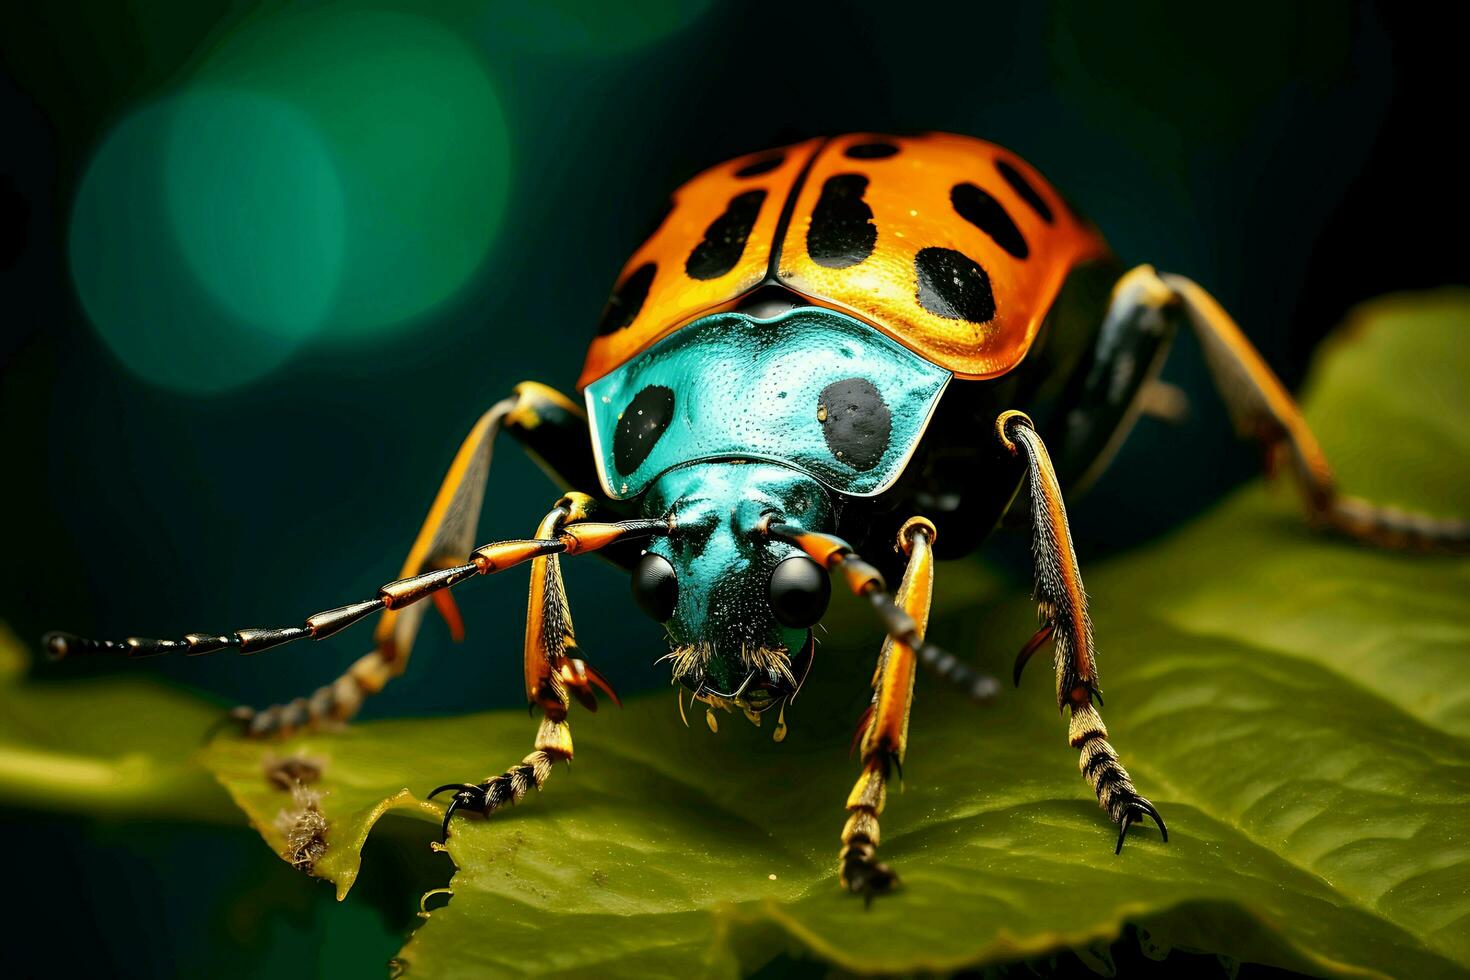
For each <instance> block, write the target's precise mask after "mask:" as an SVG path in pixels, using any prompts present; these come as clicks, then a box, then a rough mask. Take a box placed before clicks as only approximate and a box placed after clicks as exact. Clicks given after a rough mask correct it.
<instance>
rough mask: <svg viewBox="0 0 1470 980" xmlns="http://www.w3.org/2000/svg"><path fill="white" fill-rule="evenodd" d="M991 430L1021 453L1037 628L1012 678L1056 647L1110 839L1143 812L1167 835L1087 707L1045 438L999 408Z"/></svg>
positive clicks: (1072, 567) (1087, 678)
mask: <svg viewBox="0 0 1470 980" xmlns="http://www.w3.org/2000/svg"><path fill="white" fill-rule="evenodd" d="M995 425H996V434H997V436H998V437H999V438H1000V441H1001V443H1002V444H1003V445H1004V446H1005V447H1006V448H1007V449H1008V450H1010V451H1011V452H1012V453H1018V454H1024V455H1025V457H1026V462H1027V465H1028V469H1027V479H1026V482H1027V484H1028V485H1029V486H1030V492H1031V520H1032V531H1033V537H1032V552H1033V553H1034V555H1035V558H1036V599H1037V607H1038V612H1039V613H1040V616H1041V621H1042V625H1041V629H1039V630H1037V633H1036V636H1035V637H1033V638H1032V641H1031V642H1030V643H1028V644H1026V647H1025V649H1023V650H1022V651H1021V655H1020V657H1019V658H1017V663H1016V680H1017V681H1018V682H1019V680H1020V676H1021V668H1022V667H1023V666H1025V662H1026V660H1027V659H1028V658H1029V657H1030V656H1031V655H1032V654H1033V653H1035V652H1036V650H1037V649H1039V648H1040V647H1041V646H1042V645H1043V644H1044V643H1045V642H1046V641H1047V640H1048V639H1050V640H1051V641H1052V643H1053V645H1054V647H1055V650H1056V675H1057V707H1058V708H1059V709H1061V710H1067V709H1070V710H1071V713H1072V719H1071V724H1070V726H1069V729H1068V741H1069V742H1070V743H1071V745H1072V747H1073V748H1074V749H1076V750H1077V751H1078V752H1079V753H1080V757H1079V759H1078V765H1079V766H1080V767H1081V770H1082V775H1083V777H1084V778H1085V779H1086V780H1087V781H1088V782H1089V783H1090V784H1091V785H1092V789H1093V791H1094V792H1095V793H1096V794H1097V802H1098V805H1099V806H1101V807H1102V808H1103V809H1104V810H1106V811H1107V812H1108V816H1109V817H1111V818H1112V820H1113V822H1114V823H1116V824H1117V825H1118V828H1119V829H1118V846H1117V848H1116V849H1115V851H1118V852H1121V851H1122V850H1123V841H1124V839H1125V838H1126V837H1127V834H1128V828H1129V826H1130V825H1132V824H1133V823H1134V822H1136V821H1137V820H1138V819H1139V818H1140V817H1142V816H1144V815H1145V814H1147V815H1148V816H1149V817H1152V818H1153V821H1154V823H1156V824H1158V825H1159V835H1160V836H1161V837H1162V838H1163V839H1164V840H1165V841H1167V840H1168V839H1169V831H1168V830H1167V829H1166V828H1165V826H1164V820H1163V818H1162V817H1160V816H1159V811H1158V810H1156V809H1155V808H1154V805H1153V804H1152V803H1150V802H1149V801H1148V800H1147V799H1145V798H1144V797H1142V796H1140V795H1139V793H1138V790H1137V789H1135V788H1134V786H1133V780H1132V779H1131V778H1130V777H1129V775H1128V770H1127V769H1125V768H1124V767H1123V763H1122V762H1120V761H1119V760H1118V752H1117V750H1116V749H1114V748H1113V746H1112V743H1110V742H1109V741H1108V730H1107V728H1106V726H1104V725H1103V721H1102V717H1101V716H1100V715H1099V714H1098V713H1097V709H1096V708H1095V707H1093V704H1092V699H1093V698H1094V697H1095V696H1096V697H1098V700H1099V701H1101V700H1102V699H1101V696H1100V690H1099V688H1098V683H1097V660H1096V655H1095V652H1094V649H1093V641H1092V619H1091V617H1089V616H1088V613H1087V593H1086V592H1085V591H1084V589H1083V587H1082V573H1081V571H1080V570H1079V569H1078V567H1077V556H1076V553H1075V552H1074V551H1073V549H1072V532H1071V529H1070V528H1069V527H1068V526H1067V511H1066V507H1065V505H1064V504H1063V502H1062V492H1061V487H1060V486H1059V485H1058V483H1057V476H1056V472H1055V471H1054V470H1053V469H1052V465H1051V457H1050V456H1048V455H1047V451H1046V445H1045V444H1044V443H1043V442H1042V441H1041V436H1039V435H1038V434H1037V432H1036V429H1035V428H1034V427H1033V426H1032V424H1031V420H1030V419H1029V418H1027V417H1026V416H1025V415H1024V414H1022V413H1020V412H1004V413H1002V414H1001V416H1000V418H998V419H997V420H996V423H995Z"/></svg>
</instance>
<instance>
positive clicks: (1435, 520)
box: [1110, 265, 1470, 551]
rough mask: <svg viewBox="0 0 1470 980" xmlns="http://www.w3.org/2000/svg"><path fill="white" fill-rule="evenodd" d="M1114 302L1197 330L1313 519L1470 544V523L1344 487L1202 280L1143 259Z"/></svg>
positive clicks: (1359, 533)
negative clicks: (1418, 511)
mask: <svg viewBox="0 0 1470 980" xmlns="http://www.w3.org/2000/svg"><path fill="white" fill-rule="evenodd" d="M1114 304H1115V308H1114V310H1113V311H1111V312H1110V315H1113V316H1116V315H1129V316H1132V317H1133V318H1139V317H1143V316H1145V315H1151V316H1153V317H1154V318H1155V319H1167V320H1171V321H1173V322H1174V323H1176V324H1178V325H1182V326H1188V327H1189V328H1190V330H1192V331H1193V332H1194V334H1195V336H1196V337H1198V338H1199V342H1200V346H1201V347H1202V348H1203V349H1204V353H1205V361H1206V363H1207V364H1208V365H1209V369H1210V374H1211V376H1212V377H1213V379H1214V382H1215V387H1216V388H1217V389H1218V390H1219V392H1220V397H1221V398H1222V399H1223V400H1224V402H1225V406H1226V408H1227V409H1228V410H1229V412H1230V417H1231V419H1232V420H1233V422H1234V423H1235V428H1236V431H1237V432H1238V433H1240V435H1241V436H1244V437H1248V438H1253V439H1256V440H1258V441H1259V442H1260V443H1261V444H1262V445H1263V446H1264V447H1265V449H1266V452H1267V454H1268V459H1269V460H1271V461H1272V462H1273V463H1274V462H1276V461H1280V462H1282V463H1285V464H1286V467H1287V469H1288V470H1289V471H1290V472H1291V474H1292V476H1293V478H1294V479H1295V482H1296V485H1297V487H1298V489H1299V490H1300V492H1301V496H1302V502H1303V504H1304V505H1305V508H1306V514H1307V520H1308V521H1309V522H1310V523H1311V524H1313V525H1314V526H1316V527H1321V528H1323V529H1326V530H1329V531H1333V532H1335V533H1338V534H1342V535H1345V536H1347V537H1351V538H1356V539H1357V540H1360V541H1365V542H1368V543H1369V544H1374V545H1377V546H1379V547H1384V548H1413V549H1418V550H1423V551H1436V550H1444V551H1463V550H1465V549H1466V548H1467V547H1470V524H1467V523H1466V522H1465V521H1462V520H1456V519H1451V518H1440V517H1430V516H1427V515H1423V514H1412V513H1406V512H1404V511H1402V510H1398V509H1396V508H1392V507H1384V506H1379V505H1377V504H1373V503H1370V502H1368V501H1365V500H1360V499H1358V498H1356V497H1350V496H1346V495H1344V494H1342V493H1339V492H1338V490H1337V486H1336V482H1335V481H1334V479H1333V475H1332V467H1331V466H1330V465H1329V464H1328V462H1327V457H1326V455H1325V454H1323V452H1322V448H1321V447H1320V446H1319V445H1318V444H1317V439H1316V437H1315V436H1314V435H1313V434H1312V430H1311V429H1310V428H1309V427H1308V426H1307V423H1306V420H1305V419H1304V418H1302V414H1301V410H1300V409H1299V408H1298V407H1297V404H1296V402H1295V401H1294V400H1293V399H1292V397H1291V394H1290V393H1289V392H1288V391H1287V390H1286V387H1285V386H1284V385H1283V384H1282V383H1281V381H1280V380H1279V379H1278V378H1277V377H1276V375H1275V374H1274V373H1273V372H1272V371H1271V369H1270V367H1268V366H1267V365H1266V362H1265V360H1264V359H1262V357H1261V355H1260V354H1259V353H1258V352H1257V351H1256V349H1255V348H1254V347H1252V346H1251V343H1250V341H1249V340H1247V339H1246V337H1245V334H1243V333H1242V332H1241V330H1240V327H1239V326H1237V325H1236V323H1235V321H1234V320H1233V319H1231V317H1230V315H1229V314H1228V313H1226V312H1225V310H1224V308H1222V307H1221V306H1220V304H1219V303H1218V302H1217V301H1216V300H1215V298H1214V297H1213V296H1211V295H1210V294H1209V293H1207V292H1206V291H1205V290H1204V289H1202V288H1201V287H1200V286H1198V285H1196V284H1195V283H1194V282H1191V281H1190V280H1189V279H1186V278H1184V277H1183V276H1178V275H1172V274H1169V273H1163V274H1160V273H1157V272H1155V271H1154V270H1153V268H1152V267H1150V266H1146V265H1143V266H1139V267H1137V268H1136V269H1133V270H1132V271H1130V272H1129V273H1127V274H1126V275H1125V276H1123V278H1122V279H1120V280H1119V282H1118V287H1117V289H1116V290H1115V292H1114ZM1119 306H1123V307H1126V310H1123V311H1120V310H1119V309H1118V307H1119Z"/></svg>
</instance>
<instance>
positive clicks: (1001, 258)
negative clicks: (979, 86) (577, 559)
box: [578, 133, 1107, 387]
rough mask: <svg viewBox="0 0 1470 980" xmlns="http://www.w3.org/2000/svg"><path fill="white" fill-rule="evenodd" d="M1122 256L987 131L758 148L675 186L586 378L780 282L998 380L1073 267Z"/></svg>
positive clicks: (637, 256)
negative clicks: (974, 135)
mask: <svg viewBox="0 0 1470 980" xmlns="http://www.w3.org/2000/svg"><path fill="white" fill-rule="evenodd" d="M1106 253H1107V245H1106V243H1105V242H1104V241H1103V239H1102V237H1101V236H1100V235H1099V234H1098V232H1097V230H1096V229H1095V228H1094V227H1093V226H1092V225H1091V224H1089V223H1087V222H1086V221H1084V220H1083V219H1081V218H1079V217H1078V216H1077V215H1075V214H1074V213H1073V212H1072V210H1071V209H1070V208H1069V207H1067V205H1066V204H1065V203H1064V202H1063V201H1062V199H1061V197H1060V196H1059V195H1058V194H1057V192H1056V191H1055V190H1053V189H1052V187H1051V186H1050V185H1049V184H1048V183H1047V182H1046V181H1045V180H1044V179H1043V178H1042V177H1041V175H1040V174H1038V173H1037V172H1036V171H1035V170H1033V169H1032V168H1031V167H1030V165H1028V164H1027V163H1026V162H1025V161H1023V160H1021V159H1020V158H1019V157H1017V156H1015V155H1014V154H1012V153H1010V152H1009V151H1007V150H1005V149H1003V148H1001V147H999V146H996V145H995V144H993V143H987V142H985V141H983V140H977V139H971V138H969V137H964V136H951V135H948V134H943V133H930V134H925V135H922V136H904V137H894V136H881V135H875V134H862V133H860V134H850V135H847V136H838V137H835V138H832V139H828V140H809V141H807V142H805V143H798V144H795V145H793V146H788V147H784V148H781V149H778V150H770V151H766V152H763V153H757V154H752V155H750V156H746V157H740V158H739V159H736V160H732V161H730V162H728V163H724V164H721V165H720V166H717V167H713V168H711V169H709V170H706V171H705V172H704V173H702V174H700V175H699V176H697V177H695V178H694V179H693V180H691V181H689V182H688V183H687V184H685V185H684V186H683V187H681V188H679V190H678V191H677V192H675V194H674V197H673V207H672V210H671V211H670V213H669V215H668V216H667V217H666V218H665V219H664V221H663V223H662V224H661V225H660V226H659V227H658V229H657V230H656V231H655V232H654V233H653V235H652V237H650V238H649V239H648V241H647V242H645V243H644V244H643V246H642V247H641V248H639V249H638V251H637V252H635V253H634V254H633V257H632V258H631V259H630V260H629V261H628V264H627V265H626V266H625V267H624V269H623V273H622V276H621V277H620V278H619V281H618V286H617V288H616V289H615V290H614V291H613V296H612V299H611V300H609V302H608V306H607V309H606V310H605V311H604V313H603V317H602V320H601V322H600V324H599V327H598V331H597V337H596V338H595V339H594V340H593V342H592V347H591V349H590V350H589V351H588V354H587V361H586V365H585V366H584V368H583V371H582V377H581V379H580V381H579V382H578V384H579V386H580V387H585V386H586V385H587V384H589V383H590V382H592V381H595V380H596V379H598V378H600V377H602V376H603V375H605V374H606V373H607V372H609V371H611V370H612V369H613V368H615V367H617V366H618V365H620V364H622V363H624V362H625V361H627V360H628V359H629V358H630V357H632V356H633V355H635V354H637V353H638V352H640V351H642V350H644V349H646V348H648V347H649V346H651V345H652V344H654V343H656V342H657V341H658V340H660V339H662V338H663V337H666V336H668V335H669V334H670V333H673V332H674V331H675V330H678V329H679V328H680V327H682V326H684V325H685V324H687V323H690V322H692V321H693V320H696V319H698V318H699V317H702V316H705V315H706V314H709V313H712V312H717V311H720V310H727V309H732V308H734V307H735V306H737V305H738V304H739V303H740V300H741V299H742V297H744V296H746V295H747V294H749V293H750V292H751V291H752V290H755V289H757V288H759V287H761V286H763V285H766V284H769V283H779V284H780V285H782V286H785V287H786V288H788V289H790V290H793V291H794V292H796V293H799V294H801V295H802V296H804V297H806V298H807V299H808V300H810V301H811V302H812V303H813V304H815V305H819V306H826V307H830V308H832V309H836V310H840V311H843V312H846V313H850V314H852V315H854V316H856V317H858V318H859V319H861V320H863V321H865V322H867V323H869V324H871V325H873V326H874V327H876V328H877V329H879V330H881V331H882V332H883V333H885V334H887V335H888V336H890V337H892V338H893V339H895V340H897V341H898V342H899V343H901V344H903V345H904V346H906V347H908V348H909V349H911V350H913V351H914V352H916V353H918V354H920V355H921V356H923V357H925V358H927V359H928V360H930V361H932V362H934V363H935V364H938V365H939V366H940V367H943V368H945V369H947V370H949V371H952V372H954V374H955V375H956V376H958V377H960V378H971V379H974V378H993V377H997V376H999V375H1002V374H1005V373H1006V372H1007V371H1009V370H1011V369H1012V368H1013V367H1015V366H1016V365H1017V364H1019V363H1020V362H1021V359H1022V358H1023V357H1025V356H1026V352H1027V351H1028V350H1029V349H1030V347H1031V343H1032V341H1034V340H1035V339H1036V334H1037V332H1038V331H1039V330H1040V328H1041V323H1042V321H1043V320H1044V319H1045V317H1046V314H1047V311H1048V310H1049V309H1050V307H1051V304H1052V301H1053V300H1054V299H1055V298H1056V295H1057V292H1058V290H1059V289H1060V288H1061V285H1062V282H1063V280H1065V279H1066V277H1067V274H1068V273H1069V272H1070V271H1071V270H1072V269H1073V268H1074V267H1075V266H1076V265H1077V264H1078V263H1081V262H1085V261H1087V260H1089V259H1092V258H1096V257H1098V256H1101V255H1105V254H1106Z"/></svg>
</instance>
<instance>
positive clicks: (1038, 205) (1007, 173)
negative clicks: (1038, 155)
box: [995, 160, 1055, 224]
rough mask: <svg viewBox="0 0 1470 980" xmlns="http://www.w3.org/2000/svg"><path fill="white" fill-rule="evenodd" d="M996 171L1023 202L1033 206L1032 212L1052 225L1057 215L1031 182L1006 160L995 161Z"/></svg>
mask: <svg viewBox="0 0 1470 980" xmlns="http://www.w3.org/2000/svg"><path fill="white" fill-rule="evenodd" d="M995 169H996V171H998V172H999V173H1000V175H1001V177H1002V178H1004V180H1005V182H1006V183H1007V184H1010V185H1011V190H1013V191H1015V192H1016V193H1017V194H1019V195H1021V200H1023V201H1025V202H1026V203H1027V204H1029V205H1031V210H1033V211H1035V212H1036V213H1037V214H1039V215H1041V220H1042V221H1045V222H1046V223H1047V224H1051V223H1052V220H1053V219H1054V218H1055V215H1053V214H1052V213H1051V205H1050V204H1047V203H1046V202H1045V201H1043V200H1042V199H1041V195H1040V194H1038V193H1037V191H1036V188H1034V187H1032V186H1031V182H1030V181H1029V180H1027V179H1026V178H1025V177H1023V176H1022V175H1021V171H1019V170H1017V169H1016V168H1015V167H1013V166H1011V165H1010V164H1009V163H1006V162H1005V161H1004V160H997V161H995Z"/></svg>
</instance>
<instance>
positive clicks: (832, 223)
mask: <svg viewBox="0 0 1470 980" xmlns="http://www.w3.org/2000/svg"><path fill="white" fill-rule="evenodd" d="M867 189H868V178H866V177H864V176H863V175H862V174H837V175H836V176H835V177H828V178H827V182H826V183H825V184H823V185H822V196H821V197H819V198H818V199H817V206H816V207H815V208H813V209H812V223H811V226H810V227H808V228H807V231H806V252H807V254H808V255H810V256H811V257H812V261H813V262H815V263H817V265H824V266H826V267H827V268H829V269H846V268H847V267H848V266H853V265H857V264H858V263H859V262H861V261H862V260H863V259H866V258H867V257H868V256H869V255H872V254H873V246H874V245H875V244H877V242H878V227H877V226H876V225H874V224H873V209H872V208H870V207H868V202H866V201H864V200H863V193H864V192H865V191H866V190H867Z"/></svg>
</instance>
